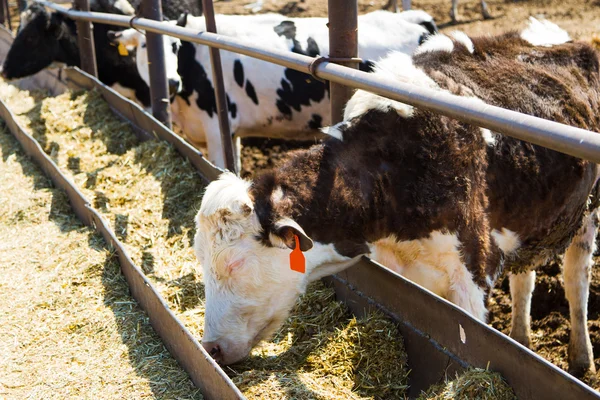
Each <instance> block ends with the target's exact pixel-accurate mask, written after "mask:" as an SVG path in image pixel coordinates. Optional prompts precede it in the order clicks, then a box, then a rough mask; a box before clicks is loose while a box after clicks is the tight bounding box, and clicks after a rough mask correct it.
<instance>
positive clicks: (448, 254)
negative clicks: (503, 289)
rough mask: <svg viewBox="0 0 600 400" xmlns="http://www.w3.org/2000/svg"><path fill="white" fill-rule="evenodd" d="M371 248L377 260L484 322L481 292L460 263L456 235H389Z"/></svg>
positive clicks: (439, 233)
mask: <svg viewBox="0 0 600 400" xmlns="http://www.w3.org/2000/svg"><path fill="white" fill-rule="evenodd" d="M370 247H371V256H372V257H373V258H374V259H375V260H376V261H378V262H380V263H381V264H383V265H385V266H386V267H388V268H390V269H391V270H393V271H395V272H398V273H399V274H401V275H402V276H404V277H406V278H407V279H410V280H411V281H413V282H415V283H417V284H419V285H421V286H423V287H425V288H427V289H428V290H430V291H432V292H433V293H435V294H437V295H438V296H441V297H444V298H446V299H448V300H449V301H451V302H453V303H454V304H456V305H457V306H459V307H461V308H463V309H464V310H465V311H467V312H468V313H470V314H471V315H473V316H474V317H476V318H478V319H479V320H481V321H485V320H486V315H487V310H486V309H485V305H484V301H483V299H484V291H483V289H482V288H480V287H479V286H477V284H476V283H475V282H474V281H473V275H472V274H471V272H470V271H469V270H468V269H467V268H466V266H465V264H464V262H463V261H462V257H461V254H460V251H459V248H461V246H460V241H459V240H458V237H457V236H456V235H455V234H452V233H442V232H439V231H434V232H431V234H430V235H429V237H427V238H423V239H418V240H410V241H398V240H397V239H396V238H395V237H393V236H391V237H388V238H385V239H381V240H378V241H376V242H375V243H373V244H371V246H370Z"/></svg>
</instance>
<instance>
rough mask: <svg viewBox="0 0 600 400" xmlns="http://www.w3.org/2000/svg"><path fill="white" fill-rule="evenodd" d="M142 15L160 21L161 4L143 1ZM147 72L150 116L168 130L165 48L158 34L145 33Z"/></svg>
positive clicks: (155, 0) (168, 108) (168, 105)
mask: <svg viewBox="0 0 600 400" xmlns="http://www.w3.org/2000/svg"><path fill="white" fill-rule="evenodd" d="M142 15H143V16H144V17H146V18H148V19H150V20H154V21H162V20H163V16H162V4H161V1H160V0H144V1H143V3H142ZM146 46H147V48H148V60H152V61H151V62H149V63H148V64H149V65H148V70H149V71H148V72H149V73H150V82H152V84H151V85H150V99H151V101H152V115H153V116H154V117H155V118H156V119H157V120H159V121H160V122H162V123H163V124H164V125H165V126H167V127H168V128H169V129H170V128H171V107H170V106H171V104H170V102H169V89H168V86H167V69H166V67H165V48H164V45H163V36H162V35H161V34H160V33H158V32H157V33H155V32H147V33H146Z"/></svg>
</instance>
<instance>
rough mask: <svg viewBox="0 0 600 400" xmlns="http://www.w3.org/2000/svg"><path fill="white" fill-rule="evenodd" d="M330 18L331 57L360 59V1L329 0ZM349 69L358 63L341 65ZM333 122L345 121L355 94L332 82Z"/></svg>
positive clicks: (330, 86)
mask: <svg viewBox="0 0 600 400" xmlns="http://www.w3.org/2000/svg"><path fill="white" fill-rule="evenodd" d="M327 14H328V16H329V56H330V57H335V58H355V57H358V1H357V0H329V1H328V3H327ZM340 65H345V66H346V67H349V68H356V67H357V65H356V63H340ZM329 94H330V98H331V122H332V123H333V124H335V123H338V122H341V121H342V120H343V119H344V107H345V106H346V103H347V102H348V100H350V97H352V95H353V94H354V89H353V88H352V87H349V86H346V85H344V84H340V83H334V82H330V84H329Z"/></svg>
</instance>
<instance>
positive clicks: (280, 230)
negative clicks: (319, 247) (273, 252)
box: [269, 218, 313, 251]
mask: <svg viewBox="0 0 600 400" xmlns="http://www.w3.org/2000/svg"><path fill="white" fill-rule="evenodd" d="M269 236H270V240H271V244H272V245H273V246H275V247H283V246H286V247H288V248H289V249H292V250H294V249H295V248H296V238H295V236H297V237H298V242H299V243H300V250H301V251H308V250H310V249H312V247H313V241H312V239H311V238H310V237H308V235H307V234H306V232H304V229H302V227H300V225H298V223H297V222H296V221H294V220H293V219H291V218H282V219H280V220H278V221H277V222H275V223H274V224H273V229H271V234H270V235H269Z"/></svg>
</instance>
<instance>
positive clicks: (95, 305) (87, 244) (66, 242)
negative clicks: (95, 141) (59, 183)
mask: <svg viewBox="0 0 600 400" xmlns="http://www.w3.org/2000/svg"><path fill="white" fill-rule="evenodd" d="M0 156H1V157H0V177H2V178H1V179H0V208H1V209H2V210H3V212H2V213H0V293H1V295H0V337H1V338H2V340H0V398H3V399H4V398H6V399H25V398H31V399H51V398H55V399H67V398H69V399H71V398H102V399H142V398H149V397H153V398H160V399H173V398H178V399H199V398H201V395H200V394H199V391H198V390H197V389H195V388H194V387H193V386H192V384H191V383H190V382H189V379H188V377H187V374H185V372H184V371H183V370H182V369H181V368H180V367H179V366H178V365H177V363H176V362H175V360H174V359H172V358H171V356H170V355H169V353H168V352H167V350H166V349H165V347H164V346H163V344H162V343H161V341H160V339H159V338H158V336H157V335H156V334H155V333H154V331H153V330H152V328H151V327H150V324H149V321H148V318H147V317H146V315H145V314H144V312H143V311H141V310H140V309H139V308H138V307H137V305H136V303H135V302H134V301H133V299H132V298H131V297H130V296H129V292H128V287H127V284H126V282H125V280H124V278H123V277H122V275H121V274H120V270H119V264H118V262H117V260H116V258H115V257H114V255H113V254H112V253H111V252H110V251H108V250H107V249H106V248H105V244H104V241H103V240H102V238H101V237H100V236H99V235H97V234H94V233H93V232H91V231H90V230H88V229H87V228H85V227H83V226H82V225H81V223H80V222H79V220H78V219H77V217H76V216H75V215H74V213H73V212H72V211H71V209H70V207H69V204H68V201H67V198H66V195H65V194H64V193H63V192H62V191H60V190H57V189H54V188H52V186H51V183H50V181H49V180H48V179H47V178H46V177H45V176H44V174H43V172H41V171H40V170H39V169H38V168H37V167H36V166H35V165H34V164H33V163H32V162H31V161H30V160H29V159H28V158H27V157H26V156H24V155H23V153H22V151H21V149H20V146H19V144H18V143H17V142H16V140H15V139H14V138H13V136H12V135H10V133H8V132H7V131H6V130H5V129H4V128H3V129H0Z"/></svg>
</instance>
